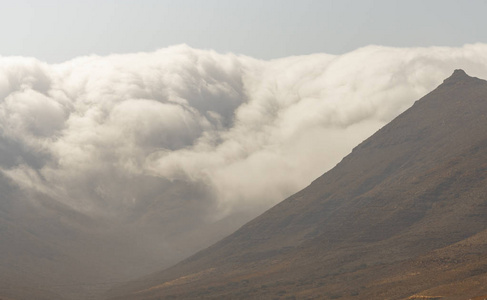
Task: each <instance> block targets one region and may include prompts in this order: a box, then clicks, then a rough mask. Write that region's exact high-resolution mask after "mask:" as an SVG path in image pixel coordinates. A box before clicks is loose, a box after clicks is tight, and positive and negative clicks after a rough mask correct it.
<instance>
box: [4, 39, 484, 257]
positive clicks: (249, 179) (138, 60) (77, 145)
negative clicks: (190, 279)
mask: <svg viewBox="0 0 487 300" xmlns="http://www.w3.org/2000/svg"><path fill="white" fill-rule="evenodd" d="M456 68H462V69H465V70H466V71H467V72H468V73H469V74H470V75H473V76H478V77H483V78H487V45H484V44H474V45H466V46H464V47H462V48H443V47H438V48H405V49H398V48H387V47H380V46H369V47H365V48H361V49H358V50H355V51H353V52H350V53H347V54H344V55H339V56H334V55H326V54H314V55H306V56H297V57H287V58H283V59H277V60H271V61H262V60H257V59H253V58H250V57H245V56H236V55H234V54H219V53H216V52H213V51H206V50H197V49H192V48H190V47H188V46H185V45H180V46H174V47H170V48H165V49H161V50H158V51H156V52H152V53H134V54H126V55H110V56H106V57H98V56H88V57H80V58H77V59H74V60H71V61H68V62H65V63H62V64H56V65H48V64H46V63H43V62H41V61H38V60H36V59H32V58H23V57H0V154H1V156H0V168H1V172H2V173H3V174H4V175H5V176H7V177H8V178H10V179H11V180H13V181H14V182H15V183H16V184H17V185H18V186H19V187H20V188H21V189H22V190H23V191H25V192H26V193H32V194H42V195H47V196H49V197H50V198H52V199H55V200H57V201H60V202H62V203H65V204H67V205H69V206H71V207H73V208H75V209H77V210H79V211H81V212H84V213H86V214H91V215H98V216H102V217H104V216H106V217H113V218H118V217H120V216H123V217H124V218H126V220H137V221H136V222H138V223H139V224H145V225H147V224H151V225H147V226H154V227H155V228H156V229H157V230H159V231H163V232H165V233H164V234H165V236H167V237H169V236H176V235H185V234H186V235H187V236H192V234H194V232H195V230H196V229H197V228H200V227H201V225H202V224H211V223H214V222H217V221H218V220H220V219H223V218H225V217H231V216H232V215H234V214H238V213H248V214H250V215H252V214H256V213H258V212H262V211H263V210H264V209H266V208H268V207H270V206H271V205H273V204H275V203H277V202H278V201H280V200H283V199H284V198H285V197H286V196H288V195H290V194H291V193H293V192H296V191H298V190H299V189H301V188H303V187H304V186H306V185H307V184H309V183H310V182H311V181H312V180H313V179H315V178H316V177H318V176H319V175H321V174H322V173H323V172H324V171H326V170H328V169H330V168H331V167H333V166H334V165H335V164H336V163H337V162H338V161H339V160H340V159H341V158H342V157H343V156H344V155H346V154H347V153H348V152H349V151H351V149H352V147H354V146H355V145H357V144H358V143H359V142H361V141H362V140H364V139H365V138H367V137H368V136H369V135H371V134H372V133H373V132H375V131H376V130H378V129H379V128H380V127H381V126H383V125H385V124H386V123H387V122H389V121H390V120H391V119H393V118H394V117H395V116H397V115H398V114H399V113H401V112H402V111H404V110H406V109H407V108H408V107H410V106H411V105H412V103H413V102H414V101H415V100H417V99H419V98H420V97H421V96H423V95H424V94H426V93H427V92H429V91H430V90H432V89H434V88H435V87H436V86H437V85H439V84H440V83H441V82H442V80H443V79H444V78H446V77H448V76H449V75H450V74H451V73H452V71H453V70H454V69H456ZM151 211H158V212H159V213H158V214H155V213H154V214H151V213H150V212H151ZM161 214H162V215H161ZM155 220H157V221H155ZM133 222H135V221H133ZM170 224H176V225H170ZM145 225H144V226H145ZM178 238H179V237H178ZM174 239H176V238H174ZM167 247H169V248H170V247H171V246H170V245H169V246H167Z"/></svg>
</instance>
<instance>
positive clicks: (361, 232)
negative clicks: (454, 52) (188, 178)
mask: <svg viewBox="0 0 487 300" xmlns="http://www.w3.org/2000/svg"><path fill="white" fill-rule="evenodd" d="M482 295H487V81H484V80H481V79H478V78H473V77H470V76H468V75H467V74H466V73H465V72H464V71H462V70H456V71H455V72H454V73H453V75H452V76H451V77H449V78H448V79H446V80H445V81H444V82H443V83H442V84H441V85H440V86H439V87H438V88H437V89H435V90H434V91H432V92H431V93H429V94H428V95H426V96H425V97H423V98H422V99H420V100H419V101H417V102H416V103H415V104H414V105H413V106H412V107H411V108H410V109H409V110H407V111H406V112H404V113H403V114H401V115H400V116H398V117H397V118H396V119H394V120H393V121H392V122H390V123H389V124H388V125H386V126H385V127H383V128H382V129H381V130H379V131H378V132H376V133H375V134H374V135H373V136H371V137H370V138H369V139H367V140H365V141H364V142H362V143H361V144H360V145H359V146H357V147H356V148H355V149H354V150H353V151H352V153H351V154H349V155H348V156H347V157H345V158H344V159H343V160H342V161H341V162H340V163H339V164H338V165H337V166H336V167H335V168H333V169H332V170H330V171H329V172H327V173H326V174H324V175H322V176H321V177H320V178H318V179H316V180H315V181H314V182H313V183H311V185H309V186H308V187H307V188H305V189H304V190H302V191H300V192H298V193H296V194H295V195H293V196H291V197H289V198H288V199H286V200H285V201H283V202H281V203H280V204H278V205H277V206H275V207H273V208H272V209H270V210H268V211H267V212H265V213H264V214H262V215H261V216H259V217H258V218H256V219H254V220H253V221H251V222H249V223H247V224H246V225H245V226H243V227H242V228H240V229H239V230H238V231H236V232H235V233H234V234H232V235H230V236H228V237H227V238H225V239H223V240H221V241H220V242H218V243H216V244H215V245H213V246H211V247H209V248H207V249H206V250H204V251H201V252H199V253H197V254H196V255H194V256H192V257H190V258H189V259H186V260H185V261H183V262H181V263H179V264H177V265H175V266H174V267H172V268H169V269H166V270H165V271H162V272H159V273H156V274H153V275H150V276H147V277H145V278H142V279H140V280H137V281H134V282H131V283H129V284H127V285H124V286H121V287H120V288H117V289H115V290H113V291H112V292H111V293H110V297H111V298H112V299H172V298H176V299H206V298H209V299H210V298H211V299H440V298H441V299H469V298H470V297H478V296H482Z"/></svg>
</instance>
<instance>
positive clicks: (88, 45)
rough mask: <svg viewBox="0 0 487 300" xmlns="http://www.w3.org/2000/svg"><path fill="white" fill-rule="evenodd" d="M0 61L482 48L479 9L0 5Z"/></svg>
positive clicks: (108, 2)
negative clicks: (155, 53) (183, 52)
mask: <svg viewBox="0 0 487 300" xmlns="http://www.w3.org/2000/svg"><path fill="white" fill-rule="evenodd" d="M0 4H1V10H0V35H1V37H2V42H1V44H0V55H2V56H10V55H21V56H34V57H37V58H39V59H41V60H45V61H47V62H50V63H55V62H62V61H65V60H68V59H71V58H74V57H76V56H80V55H88V54H93V53H94V54H99V55H106V54H110V53H129V52H137V51H152V50H155V49H159V48H163V47H167V46H170V45H174V44H181V43H186V44H188V45H190V46H191V47H195V48H203V49H214V50H216V51H218V52H234V53H240V54H245V55H249V56H253V57H256V58H262V59H269V58H277V57H284V56H290V55H298V54H309V53H316V52H325V53H331V54H340V53H345V52H348V51H351V50H354V49H356V48H358V47H361V46H365V45H370V44H377V45H384V46H399V47H414V46H431V45H436V46H461V45H463V44H465V43H476V42H486V41H487V31H486V30H485V28H487V18H485V12H486V11H487V1H485V0H470V1H447V0H440V1H424V0H422V1H391V0H384V1H373V0H360V1H348V0H340V1H325V0H323V1H313V0H300V1H291V0H267V1H260V0H259V1H250V0H249V1H241V0H239V1H234V0H226V1H217V0H205V1H203V0H177V1H169V0H138V1H128V0H103V1H100V0H97V1H94V0H83V1H66V0H46V1H38V0H17V1H11V0H9V1H4V0H0Z"/></svg>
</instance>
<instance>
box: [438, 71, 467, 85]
mask: <svg viewBox="0 0 487 300" xmlns="http://www.w3.org/2000/svg"><path fill="white" fill-rule="evenodd" d="M471 78H474V77H471V76H468V74H467V73H465V71H464V70H462V69H456V70H455V71H453V74H452V75H451V76H450V77H448V78H447V79H445V80H443V83H446V84H451V83H455V82H459V81H465V80H468V79H471Z"/></svg>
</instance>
